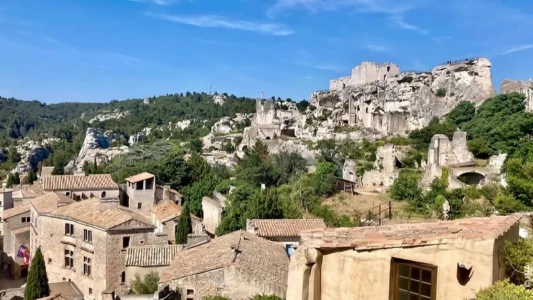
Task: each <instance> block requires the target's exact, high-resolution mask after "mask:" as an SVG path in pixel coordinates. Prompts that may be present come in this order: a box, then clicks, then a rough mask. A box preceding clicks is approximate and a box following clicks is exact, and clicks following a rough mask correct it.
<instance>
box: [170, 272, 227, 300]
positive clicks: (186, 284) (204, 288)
mask: <svg viewBox="0 0 533 300" xmlns="http://www.w3.org/2000/svg"><path fill="white" fill-rule="evenodd" d="M169 286H170V289H172V290H175V291H179V292H180V293H181V294H182V295H187V290H189V291H193V294H194V298H193V299H194V300H203V298H204V297H205V296H214V295H222V296H226V297H229V295H227V294H225V289H224V287H225V283H224V269H222V268H220V269H216V270H213V271H209V272H205V273H200V274H196V275H192V276H188V277H184V278H180V279H175V280H172V281H171V282H170V283H169Z"/></svg>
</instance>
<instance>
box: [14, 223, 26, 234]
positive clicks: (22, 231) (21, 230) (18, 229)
mask: <svg viewBox="0 0 533 300" xmlns="http://www.w3.org/2000/svg"><path fill="white" fill-rule="evenodd" d="M29 231H30V225H26V226H23V227H20V228H17V229H13V230H11V233H12V234H14V235H17V234H21V233H24V232H29Z"/></svg>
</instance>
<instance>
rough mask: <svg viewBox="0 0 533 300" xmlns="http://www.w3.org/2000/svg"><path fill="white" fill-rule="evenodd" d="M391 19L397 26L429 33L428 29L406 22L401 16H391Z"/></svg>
mask: <svg viewBox="0 0 533 300" xmlns="http://www.w3.org/2000/svg"><path fill="white" fill-rule="evenodd" d="M391 21H393V24H394V25H395V26H396V27H398V28H401V29H405V30H412V31H416V32H418V33H420V34H427V33H428V31H427V29H424V28H420V27H418V26H415V25H413V24H409V23H407V22H405V21H404V20H403V18H402V17H401V16H393V17H391Z"/></svg>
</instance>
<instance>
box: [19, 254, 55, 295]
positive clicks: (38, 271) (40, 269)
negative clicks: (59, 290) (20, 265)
mask: <svg viewBox="0 0 533 300" xmlns="http://www.w3.org/2000/svg"><path fill="white" fill-rule="evenodd" d="M48 296H50V287H49V286H48V276H46V265H45V263H44V257H43V253H42V252H41V247H39V248H37V251H36V252H35V256H34V257H33V259H32V261H31V267H30V272H29V273H28V280H27V281H26V290H25V291H24V299H26V300H35V299H40V298H44V297H48Z"/></svg>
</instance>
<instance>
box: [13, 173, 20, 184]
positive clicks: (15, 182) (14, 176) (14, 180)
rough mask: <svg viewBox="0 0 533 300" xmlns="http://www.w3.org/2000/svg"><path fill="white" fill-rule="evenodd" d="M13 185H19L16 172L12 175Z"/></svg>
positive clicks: (18, 177)
mask: <svg viewBox="0 0 533 300" xmlns="http://www.w3.org/2000/svg"><path fill="white" fill-rule="evenodd" d="M13 184H20V176H19V173H17V172H15V174H13Z"/></svg>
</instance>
